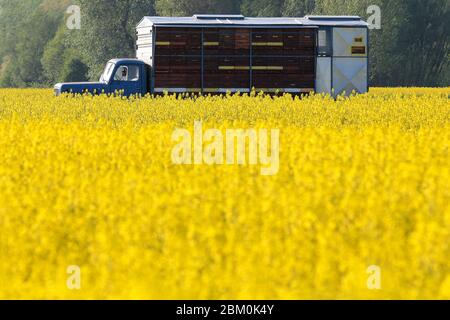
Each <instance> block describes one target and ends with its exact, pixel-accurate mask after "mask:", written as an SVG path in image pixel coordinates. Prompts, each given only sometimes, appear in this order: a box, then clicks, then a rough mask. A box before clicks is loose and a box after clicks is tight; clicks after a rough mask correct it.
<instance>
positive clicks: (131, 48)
mask: <svg viewBox="0 0 450 320" xmlns="http://www.w3.org/2000/svg"><path fill="white" fill-rule="evenodd" d="M77 3H78V5H79V6H80V8H81V19H82V20H81V30H78V32H77V33H75V34H74V35H73V36H72V38H71V43H72V44H73V45H74V46H75V47H76V48H77V49H78V50H79V52H80V53H81V55H82V57H83V60H84V61H86V63H87V65H88V67H89V77H90V78H91V79H96V80H98V77H99V75H100V74H101V71H102V70H103V68H104V65H105V63H106V62H107V61H108V60H110V59H111V58H117V57H124V58H126V57H135V55H136V53H135V32H136V25H137V23H138V22H139V21H140V20H141V19H142V18H143V16H145V15H154V14H155V12H154V0H78V2H77Z"/></svg>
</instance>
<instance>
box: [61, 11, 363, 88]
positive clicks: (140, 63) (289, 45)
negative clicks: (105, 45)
mask: <svg viewBox="0 0 450 320" xmlns="http://www.w3.org/2000/svg"><path fill="white" fill-rule="evenodd" d="M136 36H137V41H136V58H135V59H114V60H111V61H109V62H108V63H107V65H106V68H105V71H104V72H103V74H102V75H101V77H100V81H99V82H96V83H59V84H57V85H56V86H55V94H57V95H59V94H61V93H64V92H72V93H83V92H86V91H87V92H90V93H93V94H100V93H107V94H110V93H115V92H120V93H121V94H123V95H125V96H130V95H145V94H148V93H149V94H162V93H198V94H213V93H219V94H220V93H226V92H231V93H237V92H240V93H248V92H251V91H252V90H256V91H264V92H267V93H276V92H287V93H292V94H304V93H311V92H317V93H327V94H331V95H333V96H337V95H340V94H347V95H348V94H351V93H352V92H356V93H365V92H367V91H368V89H369V88H368V62H369V61H368V60H369V59H368V53H369V52H368V49H369V46H368V45H369V39H368V36H369V33H368V24H367V23H366V22H364V21H362V19H361V18H360V17H357V16H306V17H304V18H246V17H244V16H242V15H194V16H193V17H144V18H143V19H142V20H141V22H140V23H139V24H138V26H137V29H136Z"/></svg>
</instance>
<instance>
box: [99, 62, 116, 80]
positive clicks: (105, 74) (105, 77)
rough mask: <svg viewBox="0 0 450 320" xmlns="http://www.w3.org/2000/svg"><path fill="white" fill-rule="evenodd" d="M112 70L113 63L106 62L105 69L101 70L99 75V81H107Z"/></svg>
mask: <svg viewBox="0 0 450 320" xmlns="http://www.w3.org/2000/svg"><path fill="white" fill-rule="evenodd" d="M113 70H114V63H112V62H108V64H107V65H106V68H105V71H103V74H102V76H101V77H100V82H108V81H109V79H110V78H111V75H112V72H113Z"/></svg>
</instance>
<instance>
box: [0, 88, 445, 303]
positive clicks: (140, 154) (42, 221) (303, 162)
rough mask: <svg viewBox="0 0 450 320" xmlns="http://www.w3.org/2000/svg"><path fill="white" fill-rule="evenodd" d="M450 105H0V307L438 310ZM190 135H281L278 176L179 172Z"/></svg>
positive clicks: (4, 94) (223, 169)
mask: <svg viewBox="0 0 450 320" xmlns="http://www.w3.org/2000/svg"><path fill="white" fill-rule="evenodd" d="M449 97H450V88H445V89H420V88H417V89H372V90H371V92H370V93H369V94H366V95H361V96H355V97H351V98H348V99H347V98H339V99H338V100H337V101H334V100H332V99H329V98H326V97H323V96H311V97H308V98H305V99H303V100H299V99H298V98H296V99H292V98H291V97H290V96H283V97H276V98H271V97H267V96H266V97H265V96H261V95H258V96H256V97H248V96H244V97H239V96H229V97H225V98H221V97H209V98H196V99H193V98H192V99H177V98H175V97H158V98H145V99H140V100H139V99H131V100H126V99H120V98H107V97H95V98H93V97H88V96H85V97H77V98H67V97H58V98H56V97H53V96H52V92H51V91H49V90H34V89H30V90H16V89H4V90H0V298H125V299H127V298H147V299H255V298H258V299H259V298H260V299H302V298H311V299H323V298H331V299H343V298H356V299H361V298H369V299H371V298H382V299H387V298H400V299H411V298H425V299H427V298H447V299H448V298H450V260H449V257H450V206H449V202H450V153H449V152H450V151H449V147H450V100H449ZM200 120H201V121H203V129H204V130H206V129H210V128H215V129H218V130H221V131H225V130H226V129H230V128H243V129H245V128H264V129H269V130H270V129H279V130H280V162H279V171H278V173H277V174H276V175H273V176H263V175H261V174H260V171H259V169H260V168H259V167H258V166H252V165H175V164H173V162H172V160H171V153H172V149H173V147H174V141H172V134H173V132H174V129H176V128H184V129H187V130H189V131H192V130H193V127H194V121H200ZM68 266H79V268H80V269H79V270H80V271H81V289H80V290H71V289H73V288H70V287H68V286H67V279H68V277H69V275H68V273H67V271H68ZM370 266H377V267H378V268H379V270H380V271H381V274H379V275H380V277H381V278H380V279H381V288H379V289H378V290H372V289H374V288H371V287H370V286H368V283H367V282H368V279H369V277H370V274H368V270H370V268H369V267H370ZM368 268H369V269H368Z"/></svg>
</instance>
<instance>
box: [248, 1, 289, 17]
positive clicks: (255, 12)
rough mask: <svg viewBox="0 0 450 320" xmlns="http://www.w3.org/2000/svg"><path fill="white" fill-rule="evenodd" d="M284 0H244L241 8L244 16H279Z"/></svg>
mask: <svg viewBox="0 0 450 320" xmlns="http://www.w3.org/2000/svg"><path fill="white" fill-rule="evenodd" d="M283 4H284V0H244V1H243V2H242V5H241V10H242V12H243V13H244V14H245V15H246V16H257V17H279V16H281V14H282V10H283Z"/></svg>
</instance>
